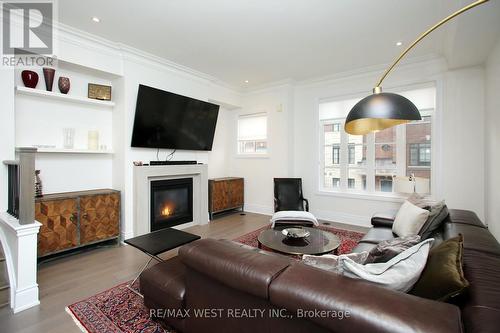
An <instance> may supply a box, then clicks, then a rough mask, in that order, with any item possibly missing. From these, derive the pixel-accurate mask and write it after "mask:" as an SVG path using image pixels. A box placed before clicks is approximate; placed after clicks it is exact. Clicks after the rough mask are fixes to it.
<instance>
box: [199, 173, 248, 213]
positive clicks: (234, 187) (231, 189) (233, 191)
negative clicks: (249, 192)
mask: <svg viewBox="0 0 500 333" xmlns="http://www.w3.org/2000/svg"><path fill="white" fill-rule="evenodd" d="M244 192H245V182H244V179H243V178H236V177H226V178H214V179H209V180H208V201H209V202H208V211H209V213H210V219H213V214H215V213H219V212H223V211H227V210H231V209H241V210H243V205H244V203H245V200H244V198H245V197H244Z"/></svg>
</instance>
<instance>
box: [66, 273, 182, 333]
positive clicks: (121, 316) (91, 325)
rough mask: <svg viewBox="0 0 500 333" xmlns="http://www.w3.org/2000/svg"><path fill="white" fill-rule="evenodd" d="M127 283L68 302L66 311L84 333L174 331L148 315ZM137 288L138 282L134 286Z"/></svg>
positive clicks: (147, 311) (140, 298)
mask: <svg viewBox="0 0 500 333" xmlns="http://www.w3.org/2000/svg"><path fill="white" fill-rule="evenodd" d="M127 284H128V282H127V283H122V284H120V285H118V286H116V287H113V288H111V289H108V290H106V291H103V292H101V293H99V294H97V295H94V296H92V297H89V298H87V299H85V300H83V301H80V302H76V303H74V304H71V305H70V306H68V307H67V308H66V312H67V313H69V315H70V316H71V317H72V318H73V321H74V322H75V324H76V325H77V326H78V327H79V328H80V330H81V331H82V332H85V333H175V331H174V330H172V329H169V328H168V327H162V326H161V325H160V324H159V323H157V322H156V321H154V320H152V319H151V318H150V316H149V310H148V308H146V306H145V305H144V300H143V298H142V297H140V296H139V295H137V294H136V293H134V292H132V291H131V290H130V289H128V288H127ZM137 288H138V283H136V285H134V289H136V290H137Z"/></svg>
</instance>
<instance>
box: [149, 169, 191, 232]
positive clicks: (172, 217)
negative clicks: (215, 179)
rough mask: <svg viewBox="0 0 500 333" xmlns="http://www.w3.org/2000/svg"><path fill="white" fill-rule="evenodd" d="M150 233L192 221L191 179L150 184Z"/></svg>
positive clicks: (158, 181)
mask: <svg viewBox="0 0 500 333" xmlns="http://www.w3.org/2000/svg"><path fill="white" fill-rule="evenodd" d="M150 201H151V218H150V221H151V231H156V230H161V229H164V228H169V227H173V226H176V225H179V224H183V223H188V222H192V221H193V178H180V179H163V180H156V181H152V182H151V200H150Z"/></svg>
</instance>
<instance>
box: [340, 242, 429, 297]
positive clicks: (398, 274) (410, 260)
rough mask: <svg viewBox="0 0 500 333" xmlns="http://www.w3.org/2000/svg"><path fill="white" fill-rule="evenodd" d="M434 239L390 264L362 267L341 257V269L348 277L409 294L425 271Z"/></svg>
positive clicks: (412, 248)
mask: <svg viewBox="0 0 500 333" xmlns="http://www.w3.org/2000/svg"><path fill="white" fill-rule="evenodd" d="M432 242H433V239H432V238H430V239H426V240H424V241H423V242H421V243H419V244H416V245H414V246H412V247H410V248H409V249H407V250H405V251H403V252H401V253H400V254H398V255H397V256H395V257H394V258H392V259H391V260H389V261H388V262H384V263H376V264H366V265H362V264H359V263H356V262H354V261H353V260H352V259H350V258H343V257H342V256H340V263H339V267H340V268H341V269H343V272H342V274H344V275H345V276H348V277H352V278H357V279H362V280H366V281H369V282H373V283H375V284H378V285H380V286H383V287H385V288H388V289H393V290H397V291H402V292H407V291H409V290H410V289H411V288H412V287H413V285H414V284H415V282H417V280H418V278H419V277H420V274H421V273H422V271H423V270H424V267H425V263H426V262H427V256H428V255H429V250H430V248H431V245H432Z"/></svg>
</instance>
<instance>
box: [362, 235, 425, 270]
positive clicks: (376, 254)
mask: <svg viewBox="0 0 500 333" xmlns="http://www.w3.org/2000/svg"><path fill="white" fill-rule="evenodd" d="M419 242H420V236H418V235H415V236H407V237H397V238H394V239H389V240H385V241H382V242H380V243H378V244H377V245H376V246H375V247H374V248H373V249H371V251H370V252H369V254H368V258H367V259H366V261H365V264H369V263H378V262H387V261H389V260H391V259H392V258H394V257H395V256H397V255H398V254H400V253H401V252H403V251H405V250H407V249H409V248H410V247H412V246H414V245H417V244H418V243H419Z"/></svg>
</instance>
